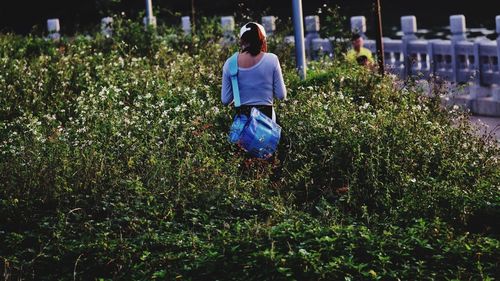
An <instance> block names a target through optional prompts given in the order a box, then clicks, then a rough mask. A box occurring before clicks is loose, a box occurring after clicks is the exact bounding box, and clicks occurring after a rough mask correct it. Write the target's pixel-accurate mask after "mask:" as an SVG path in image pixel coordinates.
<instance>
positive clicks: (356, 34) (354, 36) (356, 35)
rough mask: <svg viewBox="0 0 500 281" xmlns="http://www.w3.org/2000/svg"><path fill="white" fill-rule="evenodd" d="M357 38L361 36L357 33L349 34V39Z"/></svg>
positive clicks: (354, 39)
mask: <svg viewBox="0 0 500 281" xmlns="http://www.w3.org/2000/svg"><path fill="white" fill-rule="evenodd" d="M359 38H361V35H359V33H353V34H352V36H351V41H356V40H358V39H359Z"/></svg>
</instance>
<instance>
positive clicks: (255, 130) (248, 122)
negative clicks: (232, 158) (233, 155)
mask: <svg viewBox="0 0 500 281" xmlns="http://www.w3.org/2000/svg"><path fill="white" fill-rule="evenodd" d="M229 74H230V75H231V86H232V88H233V99H234V106H235V107H236V108H238V107H240V106H241V100H240V89H239V86H238V53H235V54H234V55H233V56H232V57H231V58H230V59H229ZM280 137H281V127H280V125H278V124H277V123H276V122H274V121H273V120H272V119H271V118H269V117H267V116H266V115H265V114H263V113H262V112H260V111H259V110H258V109H257V108H255V107H253V108H252V110H251V112H250V116H247V115H245V114H236V116H235V117H234V120H233V124H232V125H231V129H230V130H229V141H230V142H231V143H235V144H238V145H239V146H240V147H241V148H243V150H245V151H246V152H248V153H249V154H250V155H252V156H253V157H257V158H261V159H267V158H269V157H271V156H272V155H273V153H274V152H275V151H276V149H277V148H278V144H279V140H280Z"/></svg>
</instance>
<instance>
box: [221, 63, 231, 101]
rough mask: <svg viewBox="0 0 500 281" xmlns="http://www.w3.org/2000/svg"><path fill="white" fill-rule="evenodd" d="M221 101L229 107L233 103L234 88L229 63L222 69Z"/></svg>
mask: <svg viewBox="0 0 500 281" xmlns="http://www.w3.org/2000/svg"><path fill="white" fill-rule="evenodd" d="M221 100H222V103H223V104H224V105H228V104H230V103H231V102H232V101H233V88H232V86H231V76H230V75H229V69H228V65H227V62H226V63H225V64H224V67H223V68H222V89H221Z"/></svg>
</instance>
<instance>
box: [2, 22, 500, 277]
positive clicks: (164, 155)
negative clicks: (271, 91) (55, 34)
mask: <svg viewBox="0 0 500 281" xmlns="http://www.w3.org/2000/svg"><path fill="white" fill-rule="evenodd" d="M117 25H118V27H117V29H116V33H115V35H114V36H113V37H112V38H104V37H102V36H100V35H98V34H96V35H95V38H87V37H83V36H76V37H75V38H72V39H71V40H69V39H63V40H62V41H60V42H50V41H45V40H44V39H42V38H38V37H30V36H28V37H18V36H14V35H0V214H1V215H0V263H1V264H0V273H1V274H2V275H1V276H3V278H4V279H6V280H17V279H31V280H58V279H64V280H68V279H80V280H92V279H101V280H108V279H132V280H150V279H159V280H162V279H166V280H173V279H176V280H177V279H179V280H267V279H273V280H339V279H345V280H351V279H356V280H359V279H361V280H364V279H385V280H387V279H389V280H391V279H392V280H397V279H398V278H399V279H400V280H418V279H459V280H472V279H474V280H477V279H483V280H492V278H498V277H499V275H498V262H499V259H498V252H499V250H500V245H499V240H498V239H499V236H498V226H497V225H495V222H498V220H499V207H500V206H499V204H500V194H499V182H500V163H499V159H498V158H499V155H500V153H499V152H500V148H499V147H498V145H497V144H496V143H495V141H494V140H493V139H491V138H480V137H477V136H476V134H475V133H474V132H473V131H472V129H471V127H470V126H469V124H468V122H467V116H466V115H465V114H464V113H463V112H461V111H459V110H457V109H443V108H442V107H440V94H442V93H440V91H439V89H438V88H436V89H435V91H434V93H433V94H431V95H424V94H422V93H421V92H420V91H419V90H418V88H417V87H416V86H415V85H414V84H413V83H411V82H407V83H402V82H400V81H398V80H397V79H395V78H393V77H390V76H387V77H380V76H378V75H376V74H373V73H371V72H369V71H368V70H366V69H362V68H357V67H354V66H350V65H346V64H344V63H342V62H341V61H340V60H339V61H336V62H331V61H328V60H325V61H321V62H317V63H314V64H312V65H311V68H310V71H309V72H310V73H309V74H310V75H309V76H310V78H309V79H308V80H306V81H299V80H298V78H297V77H296V74H295V72H294V70H293V64H294V62H293V57H292V56H291V49H290V47H288V46H286V45H284V44H283V43H282V42H280V40H279V39H273V40H271V42H270V46H271V51H273V52H275V53H277V54H278V55H279V57H280V59H281V62H282V65H283V70H284V73H285V76H286V84H287V87H288V90H289V93H288V95H289V97H288V101H286V102H281V103H278V104H277V112H278V115H279V117H280V119H281V123H282V125H283V127H284V130H285V133H286V135H287V138H288V139H289V141H290V143H291V148H290V149H289V150H288V151H287V152H284V153H286V155H285V156H286V157H285V161H284V162H283V163H279V161H278V160H275V161H273V162H271V163H268V162H265V161H258V160H253V159H248V158H247V157H246V156H245V155H244V153H242V152H241V151H239V150H238V149H237V148H235V147H233V146H231V145H230V144H229V142H228V141H227V130H228V128H229V125H230V123H231V109H230V108H226V107H223V106H222V105H221V104H220V84H221V81H220V76H221V68H222V65H223V63H224V61H225V59H226V58H227V57H228V56H229V55H230V54H231V53H232V52H233V51H234V50H235V47H234V46H233V47H230V48H225V47H221V45H220V44H219V39H220V38H221V35H220V30H218V28H217V27H216V25H215V24H214V23H213V22H212V21H210V20H206V24H204V25H203V26H204V29H203V30H199V31H198V33H197V34H196V35H195V36H193V37H184V36H182V35H181V34H180V32H179V31H178V30H173V29H169V28H160V29H159V30H157V31H156V33H155V32H153V31H151V30H148V31H143V30H142V27H141V26H140V25H139V24H134V23H131V22H128V21H117ZM214 34H215V35H214ZM280 167H281V173H278V172H277V171H279V170H280Z"/></svg>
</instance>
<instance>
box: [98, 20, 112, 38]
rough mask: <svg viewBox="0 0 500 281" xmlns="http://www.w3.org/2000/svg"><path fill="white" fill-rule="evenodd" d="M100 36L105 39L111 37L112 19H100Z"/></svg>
mask: <svg viewBox="0 0 500 281" xmlns="http://www.w3.org/2000/svg"><path fill="white" fill-rule="evenodd" d="M101 34H102V35H104V36H105V37H111V36H113V18H112V17H105V18H102V19H101Z"/></svg>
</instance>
